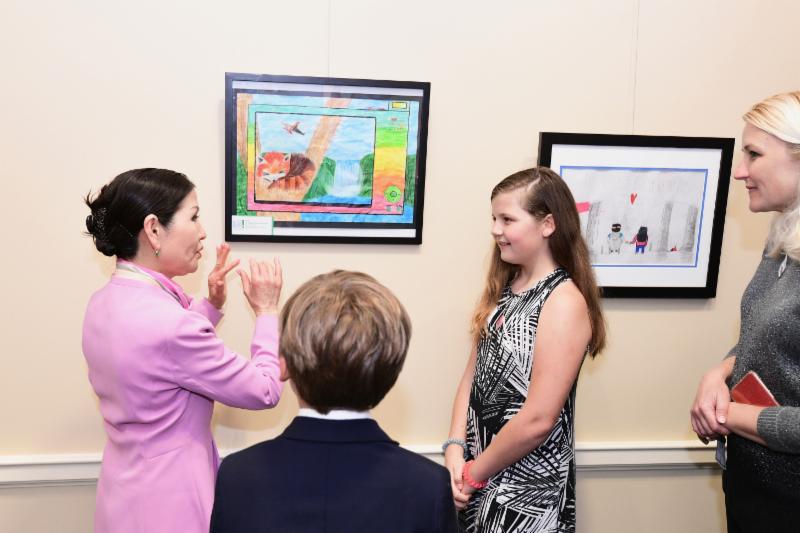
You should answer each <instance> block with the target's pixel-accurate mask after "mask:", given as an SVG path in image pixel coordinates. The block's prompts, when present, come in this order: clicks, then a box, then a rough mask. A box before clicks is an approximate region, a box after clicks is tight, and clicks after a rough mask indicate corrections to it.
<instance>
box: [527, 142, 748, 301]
mask: <svg viewBox="0 0 800 533" xmlns="http://www.w3.org/2000/svg"><path fill="white" fill-rule="evenodd" d="M733 146H734V139H729V138H715V137H663V136H645V135H601V134H580V133H554V132H543V133H542V134H541V136H540V140H539V164H540V165H542V166H547V167H550V168H552V169H553V170H555V171H556V172H558V173H559V174H560V175H561V177H563V178H564V181H565V182H566V183H567V185H569V188H570V190H571V191H572V194H573V196H574V197H575V203H576V206H577V208H578V213H579V215H580V220H581V229H582V231H583V235H584V237H585V239H586V243H587V244H588V246H589V252H590V254H591V260H592V265H593V267H594V270H595V274H596V276H597V280H598V282H599V284H600V286H601V287H602V288H603V295H604V296H609V297H628V298H631V297H632V298H713V297H714V296H716V290H717V276H718V273H719V258H720V250H721V248H722V233H723V229H724V225H725V208H726V204H727V200H728V184H729V182H730V174H731V161H732V159H733Z"/></svg>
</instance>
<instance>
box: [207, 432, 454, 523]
mask: <svg viewBox="0 0 800 533" xmlns="http://www.w3.org/2000/svg"><path fill="white" fill-rule="evenodd" d="M456 523H457V522H456V514H455V507H454V505H453V498H452V492H451V490H450V476H449V474H448V473H447V470H446V469H445V468H444V467H442V466H440V465H438V464H436V463H434V462H433V461H430V460H429V459H426V458H424V457H422V456H420V455H418V454H416V453H413V452H410V451H408V450H404V449H403V448H401V447H400V446H398V444H397V442H395V441H393V440H391V439H390V438H389V437H388V436H387V435H386V433H384V432H383V431H382V430H381V428H380V427H378V424H377V423H376V422H375V421H374V420H371V419H359V420H321V419H317V418H309V417H301V416H298V417H296V418H295V419H294V420H293V421H292V423H291V424H289V427H287V428H286V431H284V432H283V434H282V435H280V436H279V437H277V438H275V439H273V440H269V441H266V442H262V443H260V444H256V445H255V446H252V447H250V448H247V449H246V450H243V451H241V452H238V453H234V454H231V455H230V456H228V457H227V458H225V460H224V461H223V462H222V465H221V467H220V470H219V473H218V475H217V486H216V496H215V501H214V510H213V512H212V515H211V532H212V533H249V532H292V533H294V532H297V533H305V532H313V533H322V532H326V533H334V532H347V533H372V532H380V533H393V532H397V533H411V532H419V533H439V532H447V533H451V532H454V531H456V530H457V525H456Z"/></svg>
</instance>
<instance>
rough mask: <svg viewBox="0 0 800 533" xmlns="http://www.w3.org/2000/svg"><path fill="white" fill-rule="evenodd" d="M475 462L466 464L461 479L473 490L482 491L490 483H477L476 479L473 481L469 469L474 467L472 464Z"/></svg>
mask: <svg viewBox="0 0 800 533" xmlns="http://www.w3.org/2000/svg"><path fill="white" fill-rule="evenodd" d="M474 462H475V461H467V462H466V463H464V469H463V470H461V478H462V479H463V480H464V481H465V482H466V483H467V485H469V486H470V487H472V488H473V489H475V490H481V489H482V488H484V487H485V486H486V485H488V484H489V481H488V480H486V481H475V480H474V479H472V476H470V475H469V469H470V467H471V466H472V463H474Z"/></svg>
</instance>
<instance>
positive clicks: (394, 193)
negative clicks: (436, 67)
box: [225, 73, 430, 244]
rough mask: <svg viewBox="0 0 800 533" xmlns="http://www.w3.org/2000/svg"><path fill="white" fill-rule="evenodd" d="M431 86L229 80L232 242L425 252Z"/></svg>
mask: <svg viewBox="0 0 800 533" xmlns="http://www.w3.org/2000/svg"><path fill="white" fill-rule="evenodd" d="M429 100H430V84H429V83H422V82H402V81H382V80H381V81H379V80H359V79H344V78H312V77H297V76H271V75H257V74H235V73H226V74H225V238H226V239H228V240H229V241H260V242H348V243H390V244H420V243H421V242H422V207H423V198H424V191H425V151H426V142H427V128H428V105H429Z"/></svg>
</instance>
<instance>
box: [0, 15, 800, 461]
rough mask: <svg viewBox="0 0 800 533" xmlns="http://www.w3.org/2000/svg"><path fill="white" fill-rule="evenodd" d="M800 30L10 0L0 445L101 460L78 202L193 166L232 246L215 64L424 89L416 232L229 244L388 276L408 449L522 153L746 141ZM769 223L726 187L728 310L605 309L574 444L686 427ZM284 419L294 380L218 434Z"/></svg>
mask: <svg viewBox="0 0 800 533" xmlns="http://www.w3.org/2000/svg"><path fill="white" fill-rule="evenodd" d="M799 19H800V4H799V3H797V2H795V1H793V0H776V1H773V2H769V3H766V2H760V1H758V0H739V1H729V0H712V1H706V2H696V1H693V0H670V1H667V0H605V1H603V2H593V1H590V0H582V1H581V0H572V1H562V2H548V1H539V0H537V1H531V2H523V1H518V2H503V3H499V4H496V5H495V4H487V3H486V2H477V1H467V2H464V1H461V2H454V1H443V2H432V1H422V0H407V1H405V2H402V3H399V4H398V3H388V2H374V1H365V0H358V1H356V0H352V1H349V0H330V1H326V0H298V1H291V2H287V1H282V2H277V1H263V0H261V1H248V0H235V1H231V2H227V3H219V2H189V1H183V0H181V1H173V2H164V1H163V0H159V1H154V0H142V1H139V2H116V1H100V0H96V1H91V0H77V1H74V2H57V1H47V0H43V1H40V2H29V1H23V0H3V1H2V2H0V75H2V77H3V84H2V89H0V91H1V93H0V94H2V98H0V117H2V122H1V123H0V146H2V156H0V169H2V179H0V195H1V197H2V199H3V209H2V211H0V217H2V218H0V220H1V221H2V227H3V228H4V231H3V235H4V253H3V259H4V260H3V266H2V276H0V284H1V285H0V294H2V295H3V297H4V302H3V304H4V305H3V306H2V308H1V310H0V313H2V323H3V324H4V325H5V326H4V329H3V331H4V334H3V335H2V337H0V353H2V354H3V357H2V359H1V361H2V362H0V365H2V367H0V421H2V426H1V427H2V429H1V430H0V431H2V433H0V434H1V435H2V438H0V456H11V455H20V454H70V453H83V452H98V451H100V450H101V449H102V446H103V442H104V433H103V428H102V422H101V418H100V416H99V414H98V410H97V401H96V398H95V396H94V394H93V392H92V390H91V387H90V386H89V383H88V380H87V378H86V366H85V363H84V360H83V356H82V353H81V344H80V343H81V338H80V331H81V321H82V316H83V309H84V306H85V304H86V301H87V299H88V298H89V296H90V294H91V293H92V292H93V291H94V290H96V289H97V288H99V287H100V286H102V285H103V284H104V283H105V281H106V280H107V278H108V276H109V275H110V272H111V271H112V269H113V261H112V260H111V259H108V258H105V257H102V256H100V255H99V254H98V253H97V252H96V251H95V250H94V249H93V246H92V244H91V242H90V240H89V239H87V238H86V237H84V236H83V235H82V232H83V231H84V218H85V217H86V215H87V209H86V208H85V206H83V205H82V202H81V197H82V196H83V195H85V194H86V193H87V192H88V191H90V190H93V191H96V190H97V189H98V188H99V186H101V185H102V184H103V183H105V182H106V181H108V180H109V179H110V178H112V177H113V176H114V175H116V174H118V173H119V172H121V171H124V170H126V169H129V168H136V167H142V166H161V167H167V168H173V169H176V170H180V171H182V172H185V173H187V174H188V175H189V177H190V178H191V179H192V180H193V181H194V182H195V183H196V185H197V188H198V191H199V196H200V202H201V206H202V220H203V221H204V224H205V227H206V230H207V232H208V241H207V249H208V250H211V249H212V246H213V245H214V244H216V243H219V242H220V241H221V240H222V239H223V235H224V227H223V207H224V206H223V195H224V184H223V178H224V169H223V165H224V156H223V138H224V132H223V127H224V101H223V98H224V83H223V73H224V72H226V71H230V72H250V73H270V74H289V75H307V76H332V77H353V78H371V79H395V80H416V81H429V82H431V84H432V92H431V110H430V122H429V137H428V156H427V176H426V184H425V219H424V220H425V224H424V235H423V244H422V245H420V246H389V245H382V246H374V245H331V244H327V245H323V244H314V245H312V244H251V243H248V244H241V243H237V244H234V245H233V246H232V248H233V252H234V255H235V256H236V257H241V258H247V257H258V258H270V257H272V256H275V255H277V256H279V257H280V258H281V260H282V262H283V265H284V271H285V294H286V295H288V294H289V293H290V292H291V291H292V290H293V289H294V288H296V287H297V286H298V285H299V284H300V283H302V282H303V281H304V280H306V279H308V278H309V277H310V276H312V275H315V274H317V273H320V272H325V271H328V270H331V269H334V268H345V269H357V270H363V271H366V272H369V273H371V274H373V275H374V276H376V277H377V278H378V279H379V280H381V281H383V282H384V283H385V284H386V285H388V286H389V287H390V288H391V289H392V290H394V291H395V292H396V293H397V294H398V295H399V297H400V298H401V300H402V301H403V302H404V303H405V304H406V306H407V308H408V310H409V312H410V314H411V317H412V319H413V323H414V336H413V339H412V344H411V349H410V352H409V356H408V360H407V363H406V366H405V369H404V371H403V374H402V375H401V377H400V380H399V382H398V384H397V386H396V387H395V388H394V390H393V391H392V392H391V393H390V394H389V396H388V397H387V398H386V400H385V401H384V403H383V404H382V405H381V406H380V407H379V408H377V409H376V411H375V414H376V416H377V418H378V419H379V421H380V422H381V424H382V425H383V426H384V427H385V428H386V429H387V431H388V432H389V433H390V434H391V435H393V436H394V437H395V438H397V439H398V440H400V441H401V442H402V443H404V444H408V445H414V444H431V443H438V442H440V441H441V440H442V438H443V437H444V436H445V435H446V432H447V428H448V424H449V415H450V405H451V401H452V396H453V394H454V391H455V387H456V384H457V382H458V379H459V377H460V374H461V372H462V369H463V365H464V364H465V362H466V357H467V353H468V351H469V339H468V333H467V322H468V318H469V315H470V312H471V309H472V306H473V304H474V302H475V300H476V298H477V296H478V294H479V291H480V290H481V285H482V279H483V276H484V267H485V262H486V257H487V253H488V251H489V247H490V239H489V234H488V229H489V228H488V227H489V202H488V195H489V192H490V190H491V188H492V186H493V185H494V184H495V183H496V182H497V181H499V180H500V179H501V178H502V177H504V176H505V175H507V174H509V173H510V172H512V171H515V170H518V169H520V168H523V167H527V166H531V165H533V164H535V162H536V154H537V142H538V134H539V132H540V131H571V132H586V133H619V134H652V135H696V136H722V137H737V138H738V136H739V133H740V129H741V120H740V116H741V114H742V112H743V111H745V110H746V109H747V107H748V106H749V105H750V104H752V103H754V102H755V101H757V100H759V99H760V98H762V97H765V96H767V95H769V94H773V93H776V92H780V91H785V90H791V89H797V88H798V85H799V84H800V83H799V82H800V80H799V79H798V77H797V70H796V68H795V65H796V63H797V57H798V51H800V44H798V41H797V38H796V28H795V26H796V21H797V20H799ZM387 28H393V29H395V30H394V31H388V29H387ZM737 147H738V142H737ZM738 158H739V157H738V153H737V155H736V156H735V159H734V162H736V161H738ZM767 225H768V217H767V216H766V215H753V214H751V213H749V212H748V210H747V208H746V196H745V194H744V191H743V190H742V188H741V186H740V185H739V184H738V183H732V184H731V188H730V195H729V207H728V214H727V217H726V225H725V234H724V241H723V247H722V260H721V265H720V276H719V288H718V295H717V298H715V299H709V300H610V299H607V300H605V302H604V305H605V311H606V316H607V320H608V324H609V332H610V342H609V346H608V349H607V350H606V352H605V353H604V354H602V355H601V356H600V357H599V358H597V360H595V361H589V362H587V364H586V365H584V371H583V374H582V376H581V379H580V383H579V391H578V408H577V411H578V414H577V436H578V440H579V441H581V442H590V441H611V442H625V441H665V440H667V441H669V440H688V439H691V438H692V437H693V436H692V434H691V432H690V427H689V421H688V416H687V412H688V407H689V405H690V403H691V400H692V398H693V395H694V389H695V386H696V383H697V381H698V379H699V377H700V375H701V374H702V372H703V371H704V370H705V369H706V368H707V367H709V366H710V365H712V364H713V363H714V362H716V361H718V360H719V359H720V358H721V357H722V356H723V355H724V354H725V353H726V351H727V350H728V349H729V348H730V346H732V345H733V344H734V342H735V341H736V337H737V330H738V308H739V298H740V295H741V292H742V290H743V289H744V287H745V285H746V283H747V281H748V279H749V277H750V275H751V273H752V271H753V269H754V267H755V265H756V263H757V262H758V260H759V253H760V250H761V247H762V242H763V238H764V235H765V233H766V227H767ZM212 262H213V261H212V258H211V257H206V258H205V260H204V263H202V264H201V269H200V272H198V273H196V274H194V275H191V276H188V277H186V278H184V279H181V280H180V282H181V283H182V284H183V285H184V286H185V287H186V288H187V289H188V290H189V292H192V293H195V294H202V293H203V288H204V277H205V275H206V274H207V273H208V271H209V270H210V268H211V266H212ZM230 293H231V296H230V298H229V303H228V305H227V315H226V318H225V319H224V320H223V322H222V325H221V327H220V328H219V333H220V335H221V337H222V338H223V339H225V341H226V342H227V343H228V344H229V346H231V347H233V348H234V349H237V350H238V351H241V352H244V353H246V352H247V349H248V345H249V337H250V334H251V332H252V323H253V320H252V317H251V315H250V312H249V310H248V308H247V306H246V303H245V301H244V299H243V297H242V296H241V293H240V290H239V284H238V281H237V280H233V279H232V280H231V283H230ZM295 408H296V401H295V400H294V398H293V397H292V396H291V393H287V395H286V396H285V398H284V399H283V400H282V402H281V404H280V405H279V406H278V407H277V408H276V409H273V410H271V411H262V412H247V411H240V410H236V409H231V408H227V407H224V406H218V407H217V410H216V414H215V417H214V425H215V434H216V435H217V438H218V442H219V445H220V446H221V447H224V448H234V447H238V446H243V445H246V444H249V443H253V442H256V441H258V440H261V439H264V438H267V437H270V436H273V435H275V434H276V433H278V432H279V431H280V430H281V428H282V427H284V426H285V425H286V423H287V422H288V420H290V418H291V417H292V416H293V413H294V411H295Z"/></svg>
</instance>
